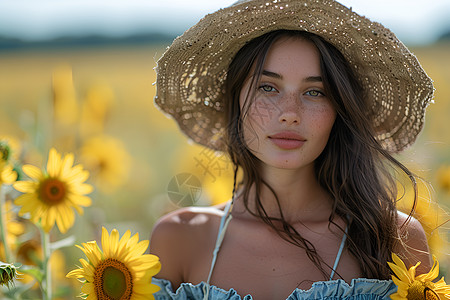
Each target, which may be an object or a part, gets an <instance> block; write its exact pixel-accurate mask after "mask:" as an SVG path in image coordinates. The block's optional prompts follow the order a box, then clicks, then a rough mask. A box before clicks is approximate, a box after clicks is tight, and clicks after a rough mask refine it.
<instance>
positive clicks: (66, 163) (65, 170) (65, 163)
mask: <svg viewBox="0 0 450 300" xmlns="http://www.w3.org/2000/svg"><path fill="white" fill-rule="evenodd" d="M74 159H75V158H74V156H73V153H68V154H66V155H65V156H64V158H63V159H62V161H61V176H62V177H64V178H67V176H68V175H70V173H71V171H72V166H73V162H74Z"/></svg>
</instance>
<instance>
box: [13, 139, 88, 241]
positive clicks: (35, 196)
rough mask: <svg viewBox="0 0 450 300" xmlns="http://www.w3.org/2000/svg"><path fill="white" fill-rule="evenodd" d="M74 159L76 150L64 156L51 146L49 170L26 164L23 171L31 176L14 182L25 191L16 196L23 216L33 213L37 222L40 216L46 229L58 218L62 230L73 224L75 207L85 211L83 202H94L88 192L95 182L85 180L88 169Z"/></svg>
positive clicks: (19, 188) (16, 201)
mask: <svg viewBox="0 0 450 300" xmlns="http://www.w3.org/2000/svg"><path fill="white" fill-rule="evenodd" d="M73 161H74V156H73V154H71V153H69V154H67V155H65V156H64V157H61V155H60V154H59V153H58V152H57V151H56V150H55V149H54V148H52V149H51V150H50V154H49V159H48V162H47V169H46V172H45V171H44V172H43V171H41V170H40V169H38V168H37V167H35V166H32V165H25V166H23V171H24V173H25V174H27V175H28V176H29V177H30V178H31V179H32V180H31V181H18V182H16V183H14V185H13V186H14V188H15V189H16V190H18V191H20V192H23V193H25V194H23V195H21V196H19V197H18V198H17V199H16V200H15V204H16V205H18V206H22V207H21V209H20V211H19V215H20V216H23V215H24V214H26V213H30V217H31V220H32V221H33V222H35V223H37V222H38V221H39V220H40V221H41V224H42V227H43V229H44V230H45V231H46V232H49V231H50V230H51V229H52V227H53V225H54V224H55V221H56V224H57V225H58V228H59V230H60V231H61V232H62V233H65V232H67V230H68V229H69V228H70V227H72V226H73V223H74V221H75V214H74V212H73V209H72V208H74V209H76V210H77V212H78V213H79V214H83V208H82V206H85V207H86V206H90V205H91V199H90V198H89V197H87V196H85V194H89V193H90V192H92V186H91V185H89V184H85V183H84V181H85V180H86V179H87V178H88V177H89V172H88V171H86V170H83V167H82V166H81V165H76V166H73Z"/></svg>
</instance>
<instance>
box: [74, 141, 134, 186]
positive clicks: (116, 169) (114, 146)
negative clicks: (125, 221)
mask: <svg viewBox="0 0 450 300" xmlns="http://www.w3.org/2000/svg"><path fill="white" fill-rule="evenodd" d="M80 160H81V161H82V162H83V164H84V165H85V166H86V169H88V170H89V171H90V172H91V174H92V175H93V177H94V180H95V182H94V184H95V186H96V187H97V188H98V190H99V191H101V192H102V193H104V194H110V193H112V192H114V191H115V190H116V189H117V188H118V187H120V186H122V185H124V184H125V183H126V180H127V178H128V175H129V172H130V165H131V157H130V155H129V154H128V151H127V150H126V148H125V145H124V144H123V142H122V141H121V140H119V139H116V138H114V137H110V136H107V135H100V136H96V137H92V138H89V139H88V140H86V141H85V142H84V143H83V145H82V147H81V149H80Z"/></svg>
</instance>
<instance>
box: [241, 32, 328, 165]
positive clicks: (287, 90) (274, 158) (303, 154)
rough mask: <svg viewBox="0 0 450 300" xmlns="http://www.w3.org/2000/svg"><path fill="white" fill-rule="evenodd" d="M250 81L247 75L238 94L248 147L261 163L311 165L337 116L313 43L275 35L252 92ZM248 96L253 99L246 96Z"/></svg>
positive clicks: (322, 147)
mask: <svg viewBox="0 0 450 300" xmlns="http://www.w3.org/2000/svg"><path fill="white" fill-rule="evenodd" d="M250 85H251V78H250V77H249V78H247V79H246V82H245V84H244V86H243V88H242V90H241V93H240V106H241V111H243V112H244V120H243V127H244V129H243V132H244V139H245V141H246V143H247V146H248V147H249V150H250V151H251V152H252V153H253V155H255V156H256V157H257V158H259V160H261V162H262V163H263V166H272V167H275V168H283V169H300V168H305V167H308V168H313V167H314V164H313V163H314V160H315V159H316V158H317V157H318V156H319V155H320V153H321V152H322V151H323V149H324V148H325V145H326V144H327V141H328V137H329V135H330V132H331V128H332V127H333V124H334V121H335V119H336V111H335V109H334V108H333V106H332V104H331V102H330V100H329V99H328V97H327V95H326V94H325V91H324V86H323V82H322V78H321V71H320V65H319V52H318V50H317V49H316V47H315V46H314V44H312V43H311V42H310V41H308V40H304V39H301V38H292V37H290V38H288V37H284V38H281V39H279V40H278V41H276V42H275V43H274V44H273V45H272V46H271V48H270V49H269V52H268V53H267V57H266V61H265V63H264V66H263V72H262V75H261V78H260V80H259V81H258V82H256V85H255V86H254V88H255V89H256V91H250V90H249V89H250ZM247 95H250V97H252V99H250V98H249V99H248V101H246V98H247ZM247 108H248V114H245V112H246V111H247Z"/></svg>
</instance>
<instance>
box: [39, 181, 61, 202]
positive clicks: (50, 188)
mask: <svg viewBox="0 0 450 300" xmlns="http://www.w3.org/2000/svg"><path fill="white" fill-rule="evenodd" d="M66 192H67V188H66V185H65V184H64V182H61V181H59V180H58V179H54V178H49V179H47V180H45V181H44V182H43V183H42V184H41V189H40V196H41V199H42V201H44V202H45V203H46V204H48V205H56V204H59V203H60V202H62V201H63V200H64V197H65V196H66Z"/></svg>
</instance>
